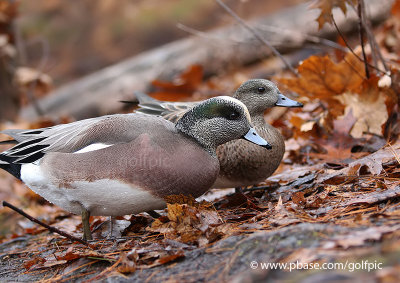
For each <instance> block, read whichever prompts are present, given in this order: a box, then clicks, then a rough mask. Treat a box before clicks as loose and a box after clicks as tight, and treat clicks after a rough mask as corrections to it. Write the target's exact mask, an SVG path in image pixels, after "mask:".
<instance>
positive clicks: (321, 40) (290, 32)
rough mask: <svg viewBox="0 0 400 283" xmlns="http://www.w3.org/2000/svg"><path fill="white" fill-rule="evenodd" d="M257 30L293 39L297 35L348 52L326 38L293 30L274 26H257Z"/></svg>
mask: <svg viewBox="0 0 400 283" xmlns="http://www.w3.org/2000/svg"><path fill="white" fill-rule="evenodd" d="M258 28H259V29H261V30H265V31H269V32H273V33H281V34H282V33H286V34H288V35H290V36H293V37H298V36H299V35H301V36H302V38H304V39H305V40H307V41H309V42H313V43H317V44H321V45H325V46H328V47H332V48H335V49H338V50H340V51H343V52H347V51H349V50H348V48H346V47H344V46H342V45H340V44H338V43H336V42H334V41H332V40H329V39H326V38H322V37H318V36H315V35H309V34H306V33H302V32H298V31H293V30H289V29H284V28H280V27H275V26H267V25H260V26H258Z"/></svg>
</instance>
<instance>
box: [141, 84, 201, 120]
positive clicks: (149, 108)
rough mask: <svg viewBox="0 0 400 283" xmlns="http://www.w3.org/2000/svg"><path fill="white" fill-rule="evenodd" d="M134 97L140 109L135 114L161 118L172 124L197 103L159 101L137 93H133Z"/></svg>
mask: <svg viewBox="0 0 400 283" xmlns="http://www.w3.org/2000/svg"><path fill="white" fill-rule="evenodd" d="M135 96H136V98H137V100H138V101H139V107H140V108H139V109H137V110H136V112H139V113H145V114H150V115H157V116H161V117H163V118H164V119H166V120H168V121H171V122H172V123H176V122H177V121H178V120H179V119H180V118H181V117H182V116H183V115H184V114H185V113H186V112H187V111H189V110H190V109H192V108H193V107H194V106H195V105H197V104H198V103H199V102H167V101H160V100H157V99H154V98H152V97H150V96H149V95H147V94H145V93H143V92H139V91H136V92H135Z"/></svg>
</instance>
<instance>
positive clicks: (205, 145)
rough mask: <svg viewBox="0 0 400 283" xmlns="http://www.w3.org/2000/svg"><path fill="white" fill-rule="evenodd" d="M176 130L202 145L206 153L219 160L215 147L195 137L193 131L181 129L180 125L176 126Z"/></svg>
mask: <svg viewBox="0 0 400 283" xmlns="http://www.w3.org/2000/svg"><path fill="white" fill-rule="evenodd" d="M175 128H176V129H177V131H178V132H181V133H182V134H184V135H185V136H186V137H187V138H188V139H190V140H192V141H194V142H195V143H197V144H198V145H200V146H201V147H202V148H203V149H204V150H205V151H207V152H208V153H209V154H210V155H211V156H212V157H215V158H217V152H216V151H217V149H216V147H215V146H214V145H212V144H209V143H208V142H207V141H206V140H203V139H200V138H197V137H196V136H195V135H193V133H192V131H188V130H187V129H185V128H184V127H181V126H180V125H175Z"/></svg>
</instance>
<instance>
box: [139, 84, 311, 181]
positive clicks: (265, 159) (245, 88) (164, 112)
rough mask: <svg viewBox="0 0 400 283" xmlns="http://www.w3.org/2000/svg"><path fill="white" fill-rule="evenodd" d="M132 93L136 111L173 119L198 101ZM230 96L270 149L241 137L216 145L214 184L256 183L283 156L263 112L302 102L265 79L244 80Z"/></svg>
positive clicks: (280, 139)
mask: <svg viewBox="0 0 400 283" xmlns="http://www.w3.org/2000/svg"><path fill="white" fill-rule="evenodd" d="M135 95H136V97H137V99H138V101H139V106H140V107H141V108H139V109H138V110H136V111H137V112H142V113H147V114H152V115H160V116H162V117H164V118H165V119H167V120H170V121H172V122H176V121H177V120H178V119H179V117H181V116H182V115H183V114H184V113H186V111H188V109H190V108H192V107H193V106H195V105H197V104H198V103H199V102H165V101H158V100H156V99H154V98H151V97H149V96H148V95H146V94H144V93H141V92H137V93H135ZM233 97H234V98H236V99H239V100H240V101H242V102H243V103H244V104H245V105H246V106H247V108H248V110H249V112H250V115H251V120H252V121H253V124H254V126H255V129H256V131H257V132H258V133H259V134H260V136H261V137H263V138H264V139H266V140H268V142H270V143H271V145H272V150H266V149H264V148H261V147H257V146H254V145H252V144H250V143H246V142H244V141H242V140H234V141H230V142H228V143H225V144H223V145H221V146H219V147H218V148H217V155H218V159H219V162H220V166H221V169H220V172H219V176H218V178H217V180H216V181H215V183H214V185H213V187H214V188H230V187H236V188H238V187H244V186H249V185H255V184H257V183H260V182H262V181H264V180H265V179H266V178H267V177H269V176H270V175H272V173H274V171H275V170H276V169H277V168H278V166H279V164H280V162H281V160H282V157H283V154H284V152H285V143H284V139H283V137H282V135H281V133H280V132H279V131H278V130H277V129H276V128H274V127H272V126H271V125H269V124H267V123H266V122H265V120H264V112H265V110H267V109H268V108H271V107H274V106H283V107H302V106H303V104H301V103H300V102H297V101H294V100H292V99H289V98H288V97H286V96H284V95H283V94H282V93H281V92H280V91H279V89H278V87H277V86H276V85H275V84H274V83H273V82H271V81H269V80H264V79H253V80H248V81H246V82H244V83H243V84H242V85H241V86H240V87H239V88H238V89H237V90H236V92H235V93H234V95H233Z"/></svg>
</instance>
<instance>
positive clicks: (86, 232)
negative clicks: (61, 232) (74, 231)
mask: <svg viewBox="0 0 400 283" xmlns="http://www.w3.org/2000/svg"><path fill="white" fill-rule="evenodd" d="M89 218H90V211H88V210H87V209H86V208H84V207H82V228H83V239H84V240H85V241H90V240H92V232H91V231H90V223H89Z"/></svg>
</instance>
